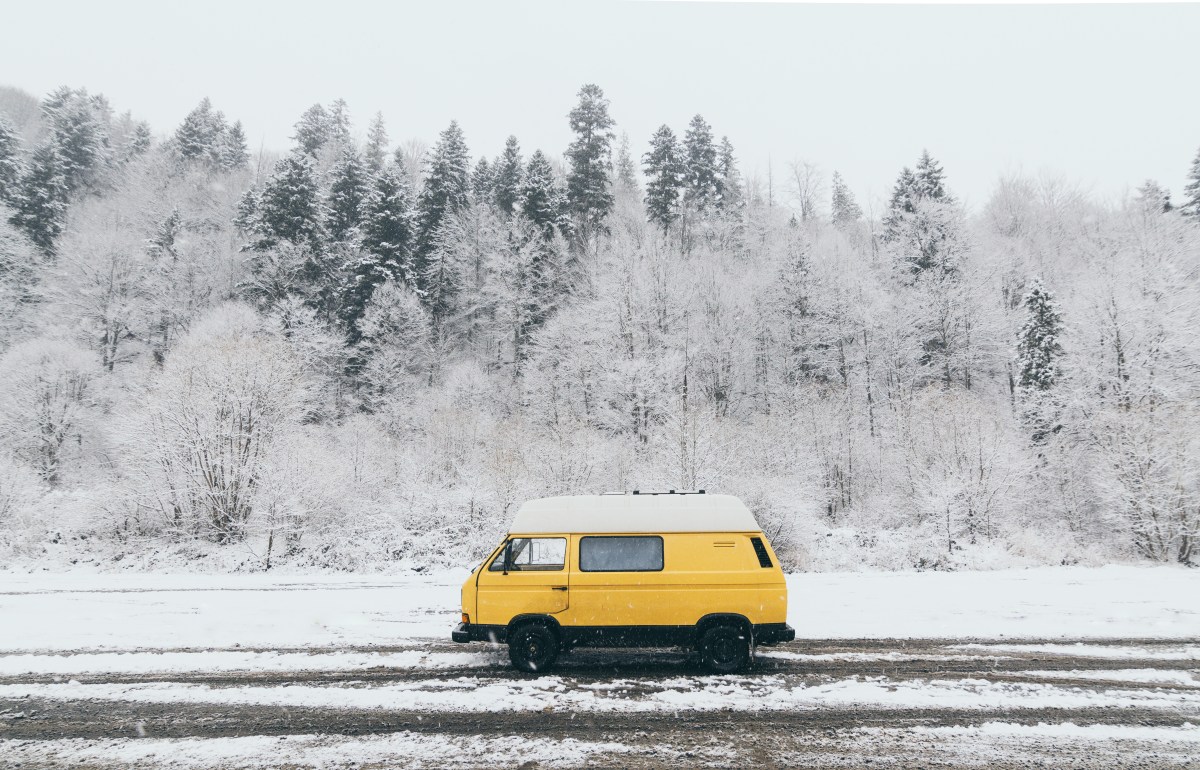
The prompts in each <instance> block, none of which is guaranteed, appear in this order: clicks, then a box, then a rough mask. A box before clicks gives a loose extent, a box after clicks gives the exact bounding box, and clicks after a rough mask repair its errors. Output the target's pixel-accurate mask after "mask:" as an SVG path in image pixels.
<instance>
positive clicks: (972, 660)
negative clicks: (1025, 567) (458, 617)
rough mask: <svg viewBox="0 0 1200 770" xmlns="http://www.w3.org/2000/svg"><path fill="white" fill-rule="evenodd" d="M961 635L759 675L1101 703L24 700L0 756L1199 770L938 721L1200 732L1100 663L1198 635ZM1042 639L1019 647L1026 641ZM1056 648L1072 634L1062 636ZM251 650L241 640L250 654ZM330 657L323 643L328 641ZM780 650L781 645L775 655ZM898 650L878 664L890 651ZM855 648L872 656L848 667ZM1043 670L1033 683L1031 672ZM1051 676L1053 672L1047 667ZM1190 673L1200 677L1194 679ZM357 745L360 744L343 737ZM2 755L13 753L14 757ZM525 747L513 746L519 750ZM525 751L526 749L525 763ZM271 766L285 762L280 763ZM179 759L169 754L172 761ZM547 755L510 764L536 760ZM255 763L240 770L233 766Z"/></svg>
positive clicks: (1120, 662) (1187, 717) (22, 763)
mask: <svg viewBox="0 0 1200 770" xmlns="http://www.w3.org/2000/svg"><path fill="white" fill-rule="evenodd" d="M966 641H976V642H980V643H982V644H985V645H986V644H1003V643H1005V642H1004V640H991V641H987V640H961V639H960V640H927V641H921V642H912V641H904V640H850V641H847V640H837V641H811V640H810V641H798V642H794V643H790V644H785V645H779V646H777V647H774V648H770V649H767V648H763V652H764V654H763V655H761V656H760V657H759V658H758V661H757V665H756V667H755V670H754V672H752V673H751V674H749V675H748V676H747V679H748V680H749V681H750V682H751V683H753V680H754V679H755V678H756V677H760V678H762V679H763V680H764V681H770V682H771V683H772V686H771V687H764V690H763V697H764V698H770V697H771V692H772V691H773V690H776V689H778V687H779V686H780V683H781V682H782V683H784V685H785V686H787V685H790V686H795V685H797V684H800V683H803V684H806V685H809V686H812V685H819V684H821V683H827V682H831V681H836V680H843V679H855V678H859V679H861V678H872V677H886V679H887V680H888V681H889V682H902V681H912V680H925V681H938V682H954V681H955V680H962V681H964V682H966V681H968V680H969V681H971V682H980V681H984V682H1005V683H1013V682H1028V683H1036V684H1054V685H1058V686H1060V687H1066V688H1070V690H1071V691H1072V692H1082V693H1093V694H1098V695H1099V696H1101V697H1100V698H1098V699H1097V705H1095V706H1089V707H1085V708H1039V707H1037V704H1033V703H1031V704H1029V707H1028V708H1020V709H1015V710H1013V709H986V708H984V709H981V708H973V707H970V704H963V705H964V707H962V708H938V707H931V708H875V707H871V706H869V705H862V704H850V705H844V706H837V707H829V708H810V709H804V710H795V711H779V710H770V709H764V710H762V711H754V710H728V711H722V710H716V711H688V710H682V711H678V712H675V711H670V710H654V711H649V712H623V711H619V710H618V711H613V712H587V711H579V712H575V711H556V710H554V709H553V708H547V709H545V710H543V711H497V712H492V713H471V712H462V711H429V710H422V711H414V710H407V709H406V708H405V704H404V703H403V702H397V703H396V704H395V707H394V708H382V709H380V708H363V709H356V708H353V707H351V708H328V707H317V706H313V707H303V708H296V707H287V708H283V707H280V706H278V705H271V706H262V705H232V706H231V705H215V704H206V703H183V704H161V703H138V702H127V701H122V700H88V699H57V698H46V697H38V696H37V695H29V696H26V697H20V698H7V699H0V740H3V741H4V744H3V746H4V748H2V749H0V766H2V767H5V768H8V767H12V768H22V769H32V768H50V767H64V766H70V767H76V768H91V767H95V768H100V767H105V768H108V767H118V766H121V763H120V761H119V760H116V759H113V760H105V759H103V758H100V759H93V760H85V761H83V762H79V761H72V762H70V763H69V764H67V765H64V764H61V763H60V760H59V758H58V757H56V756H55V754H54V751H53V747H54V746H58V745H65V744H63V739H87V740H111V739H114V738H129V739H143V738H226V737H235V736H275V737H278V738H279V739H281V740H286V738H287V737H288V736H313V735H322V736H368V735H380V734H386V733H400V732H405V733H413V734H418V735H440V736H458V737H465V738H468V739H471V738H472V737H478V739H483V738H486V737H495V736H518V737H521V738H534V739H539V738H540V739H550V740H562V739H574V740H577V741H595V742H602V743H609V742H611V743H616V744H621V745H623V746H625V747H627V750H626V751H622V752H620V753H613V754H611V755H605V754H604V752H600V753H599V754H594V755H591V756H589V757H588V758H587V760H586V763H585V764H587V765H588V766H592V767H661V766H668V765H669V766H691V765H708V766H730V767H733V766H742V767H768V768H769V767H789V766H803V767H818V768H825V767H828V768H834V767H836V768H864V769H865V768H878V767H902V768H910V767H911V768H959V767H962V768H965V767H972V768H978V767H988V768H998V769H1007V768H1033V767H1045V768H1160V767H1161V768H1168V767H1170V768H1200V742H1195V741H1193V742H1190V743H1189V742H1184V743H1178V744H1177V743H1175V742H1173V741H1170V740H1167V741H1160V740H1149V741H1147V740H1141V739H1137V738H1134V739H1127V740H1126V739H1111V740H1110V739H1106V740H1091V739H1088V740H1072V739H1063V738H1061V737H1055V736H1052V735H1041V734H1037V733H1035V734H1032V735H1028V736H1017V737H1007V738H1004V737H1001V738H995V736H990V737H989V736H988V735H987V734H986V733H985V734H982V735H975V734H973V733H972V732H971V731H964V735H962V736H957V737H956V736H955V735H954V734H950V735H947V734H945V733H946V732H947V731H944V730H943V731H938V730H930V729H929V728H980V727H981V726H984V725H988V724H989V723H997V722H999V723H1006V724H1009V725H1038V724H1042V725H1064V724H1067V723H1069V724H1071V725H1075V726H1081V727H1082V726H1089V725H1110V726H1142V727H1167V728H1180V727H1188V726H1191V725H1197V724H1200V714H1198V713H1197V708H1196V698H1195V696H1196V690H1197V685H1195V684H1192V685H1187V684H1182V683H1180V684H1164V683H1161V682H1159V683H1144V682H1131V681H1122V680H1121V679H1120V677H1117V676H1114V678H1113V679H1112V680H1105V679H1103V678H1082V677H1080V676H1078V674H1077V672H1080V671H1086V672H1089V677H1097V676H1103V674H1100V673H1098V672H1103V671H1108V670H1111V671H1120V670H1126V669H1144V670H1157V669H1161V670H1163V671H1168V672H1179V671H1183V672H1192V673H1200V670H1198V667H1200V663H1198V662H1197V661H1195V660H1170V659H1164V658H1160V657H1155V651H1156V650H1157V649H1160V648H1161V649H1164V650H1166V649H1177V648H1179V647H1180V645H1181V644H1184V645H1186V644H1194V643H1192V642H1186V641H1184V642H1180V641H1179V640H1175V641H1172V642H1160V641H1154V640H1142V639H1123V640H1108V641H1106V642H1103V643H1097V642H1094V641H1089V642H1088V644H1089V645H1090V646H1092V647H1093V649H1094V647H1095V646H1096V645H1097V644H1105V645H1113V646H1123V647H1138V648H1142V649H1143V650H1144V651H1145V653H1146V654H1145V656H1144V657H1139V658H1136V659H1130V658H1128V657H1126V658H1120V659H1117V658H1103V657H1095V656H1092V655H1088V656H1073V655H1071V654H1063V653H1057V654H1051V653H1044V652H1028V651H1024V652H1013V651H1011V650H1005V651H1003V652H1002V653H999V652H996V651H992V650H988V649H986V648H967V649H964V648H962V647H961V646H959V645H961V644H963V643H964V642H966ZM1030 641H1031V640H1022V642H1023V643H1026V644H1028V643H1030ZM1054 642H1055V643H1057V644H1062V643H1063V640H1061V639H1059V640H1054ZM406 649H412V647H411V646H410V647H397V648H384V647H370V648H359V649H358V650H354V648H347V649H346V651H364V650H369V651H371V652H387V651H400V650H406ZM428 649H431V650H440V651H457V650H461V649H462V648H461V647H456V646H452V645H449V644H446V645H441V644H433V645H431V646H429V648H428ZM243 651H244V650H243ZM323 651H325V652H328V650H327V649H325V650H323ZM777 653H783V655H778V654H777ZM897 653H899V654H900V655H902V656H903V659H901V660H879V659H870V658H871V657H872V656H874V657H887V656H894V655H895V654H897ZM789 654H798V655H803V656H811V655H818V656H833V657H834V658H835V659H800V658H792V657H789ZM491 655H492V656H493V658H494V664H493V665H486V666H482V667H480V666H478V665H477V666H471V667H460V668H439V669H436V670H423V669H419V668H417V669H387V668H376V669H368V670H357V671H322V670H310V671H295V672H272V673H262V672H258V673H254V672H247V673H211V672H205V671H191V672H185V673H172V674H91V675H87V674H77V675H72V676H70V677H69V679H70V680H74V681H76V682H78V683H80V684H85V685H86V684H97V683H101V684H145V683H167V684H169V683H188V684H204V685H207V686H209V687H214V688H223V687H264V688H265V687H286V686H289V685H298V684H305V685H318V686H322V687H329V688H347V687H349V688H370V687H376V686H379V685H382V684H389V683H397V682H415V683H420V682H428V683H429V686H430V687H435V686H437V683H438V682H441V681H446V680H451V679H456V680H466V681H467V682H469V681H470V680H471V679H472V678H479V679H481V680H482V679H487V680H489V681H494V680H495V679H496V678H497V677H500V678H512V679H520V678H524V676H525V675H521V674H518V673H516V672H515V671H511V670H509V669H507V668H505V666H504V663H503V652H502V651H495V652H492V653H491ZM844 655H850V656H854V657H856V658H857V657H859V656H861V657H864V658H866V659H849V660H847V659H837V656H844ZM1034 671H1037V672H1042V673H1041V674H1039V675H1037V676H1032V675H1030V674H1029V673H1028V672H1034ZM1045 672H1054V673H1053V674H1051V675H1047V674H1046V673H1045ZM554 673H555V674H556V675H557V676H559V677H561V678H562V680H563V682H564V684H565V685H566V686H567V687H570V686H571V685H573V684H574V685H585V684H595V683H598V682H605V681H613V680H620V681H621V682H623V683H624V684H623V686H622V688H621V689H620V690H618V691H616V692H614V693H613V695H612V697H618V698H629V699H636V698H638V697H639V696H642V695H645V694H646V693H647V692H652V691H654V690H655V688H660V687H662V684H661V683H662V682H663V680H664V679H669V678H673V677H679V676H685V677H702V672H701V671H700V670H699V669H698V668H697V666H696V664H695V662H694V661H693V660H692V659H691V658H690V657H689V656H688V655H687V654H686V653H683V652H673V651H663V652H653V653H647V652H631V651H611V650H582V649H581V650H575V651H573V652H572V653H570V654H568V655H566V656H564V657H563V658H562V659H561V661H560V664H559V666H558V668H557V670H556V671H555V672H554ZM66 679H68V677H63V676H46V675H37V676H21V677H7V678H0V684H3V685H28V684H39V683H56V682H63V681H65V680H66ZM1196 681H1200V678H1198V679H1197V680H1196ZM1118 689H1119V690H1122V691H1125V692H1128V691H1131V690H1140V689H1153V690H1155V691H1156V692H1157V693H1160V694H1161V695H1163V696H1164V697H1163V699H1161V700H1159V701H1155V704H1156V705H1155V706H1154V707H1152V708H1136V707H1129V706H1127V705H1126V706H1109V705H1105V704H1104V698H1103V697H1102V696H1103V695H1104V694H1105V693H1107V692H1109V691H1113V690H1118ZM1172 692H1178V693H1179V695H1180V699H1179V706H1178V707H1177V708H1175V707H1171V706H1169V705H1167V706H1163V705H1161V704H1162V703H1164V702H1165V703H1170V700H1171V694H1172ZM347 745H352V744H347ZM5 754H7V756H4V755H5ZM352 754H353V752H350V754H349V755H348V756H347V760H346V762H347V764H345V765H342V766H344V767H355V768H362V769H365V768H374V767H397V766H404V764H406V763H402V764H399V765H398V764H396V761H395V760H394V759H393V760H389V761H387V762H384V763H382V764H381V763H379V762H372V760H371V759H370V758H364V760H363V761H362V762H357V761H355V760H354V758H353V756H352ZM518 755H519V752H518ZM517 759H519V756H518V757H517ZM262 763H263V764H262V766H268V767H270V766H278V767H291V766H305V765H295V764H278V765H273V764H272V760H271V758H270V757H269V756H267V757H263V758H262ZM421 763H425V766H436V763H433V764H430V762H429V760H428V759H421V758H417V757H414V758H412V764H414V765H416V764H421ZM446 763H447V764H448V765H449V764H455V763H457V764H456V766H472V764H471V763H472V760H470V759H469V758H465V757H458V758H450V757H447V758H446ZM168 764H170V763H169V762H167V761H166V760H164V764H163V765H162V766H167V765H168ZM547 764H552V763H550V762H547V761H546V760H545V758H544V757H542V758H541V759H540V760H537V761H531V762H527V763H521V762H519V761H518V762H515V763H514V764H512V765H505V766H516V767H530V768H532V767H541V766H545V765H547ZM238 766H245V765H238ZM476 766H480V767H494V766H495V764H494V763H493V762H490V761H487V760H483V761H478V762H477V765H476Z"/></svg>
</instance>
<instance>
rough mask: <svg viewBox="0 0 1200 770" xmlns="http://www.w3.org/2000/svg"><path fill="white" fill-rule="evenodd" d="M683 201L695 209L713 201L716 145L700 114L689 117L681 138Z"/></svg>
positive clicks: (714, 200) (715, 192)
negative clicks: (689, 119) (684, 132)
mask: <svg viewBox="0 0 1200 770" xmlns="http://www.w3.org/2000/svg"><path fill="white" fill-rule="evenodd" d="M683 164H684V185H685V186H684V193H683V200H684V203H685V204H687V205H688V206H690V207H692V208H694V209H695V210H696V211H700V212H703V211H707V210H708V208H709V207H710V206H712V205H713V203H715V202H716V200H717V148H716V147H715V146H714V145H713V135H712V129H711V128H709V125H708V122H707V121H705V120H704V118H703V117H701V116H700V115H696V116H695V117H693V118H692V122H691V123H689V124H688V130H687V133H686V134H685V135H684V138H683Z"/></svg>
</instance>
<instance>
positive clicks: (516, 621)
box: [508, 613, 563, 644]
mask: <svg viewBox="0 0 1200 770" xmlns="http://www.w3.org/2000/svg"><path fill="white" fill-rule="evenodd" d="M529 625H537V626H545V627H546V628H548V629H550V631H552V632H553V633H554V635H555V636H556V637H558V641H559V644H561V643H562V639H563V631H562V625H561V624H560V623H559V622H558V620H557V619H556V618H554V617H552V616H550V615H542V614H538V613H527V614H524V615H517V616H516V617H514V618H513V619H512V620H510V621H508V637H509V638H511V637H512V635H513V633H514V632H515V631H516V630H517V629H518V628H521V627H522V626H529Z"/></svg>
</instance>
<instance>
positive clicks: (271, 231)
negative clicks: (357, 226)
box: [257, 152, 324, 248]
mask: <svg viewBox="0 0 1200 770" xmlns="http://www.w3.org/2000/svg"><path fill="white" fill-rule="evenodd" d="M322 214H323V212H322V207H321V191H320V188H319V187H318V185H317V177H316V172H315V171H314V169H313V161H312V159H311V158H309V157H308V156H307V155H304V154H302V153H299V152H293V153H292V154H290V155H288V156H287V157H285V158H283V159H282V160H280V161H279V162H278V163H276V164H275V173H274V174H272V176H271V178H270V179H268V180H267V183H266V185H265V186H264V187H263V191H262V195H261V196H260V198H259V203H258V224H259V231H260V232H261V233H262V235H263V239H262V240H261V241H260V242H259V243H258V244H257V246H258V248H269V247H271V246H274V245H275V244H276V243H277V242H278V241H280V240H284V241H290V242H292V243H294V244H297V245H310V246H317V245H318V244H319V243H320V241H321V237H322V235H323V234H324V233H323V231H324V228H323V227H322V220H323V219H324V216H323V215H322Z"/></svg>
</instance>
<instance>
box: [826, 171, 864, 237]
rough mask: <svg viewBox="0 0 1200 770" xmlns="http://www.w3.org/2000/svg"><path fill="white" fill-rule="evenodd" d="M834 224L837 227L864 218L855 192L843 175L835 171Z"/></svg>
mask: <svg viewBox="0 0 1200 770" xmlns="http://www.w3.org/2000/svg"><path fill="white" fill-rule="evenodd" d="M831 208H832V210H833V224H834V226H835V227H839V228H842V227H845V226H846V225H850V224H853V223H855V222H857V221H858V220H860V219H862V209H861V208H859V206H858V203H857V202H856V201H855V200H854V193H852V192H850V188H849V187H847V186H846V183H845V181H843V180H842V175H841V174H839V173H838V172H836V171H834V172H833V203H832V206H831Z"/></svg>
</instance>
